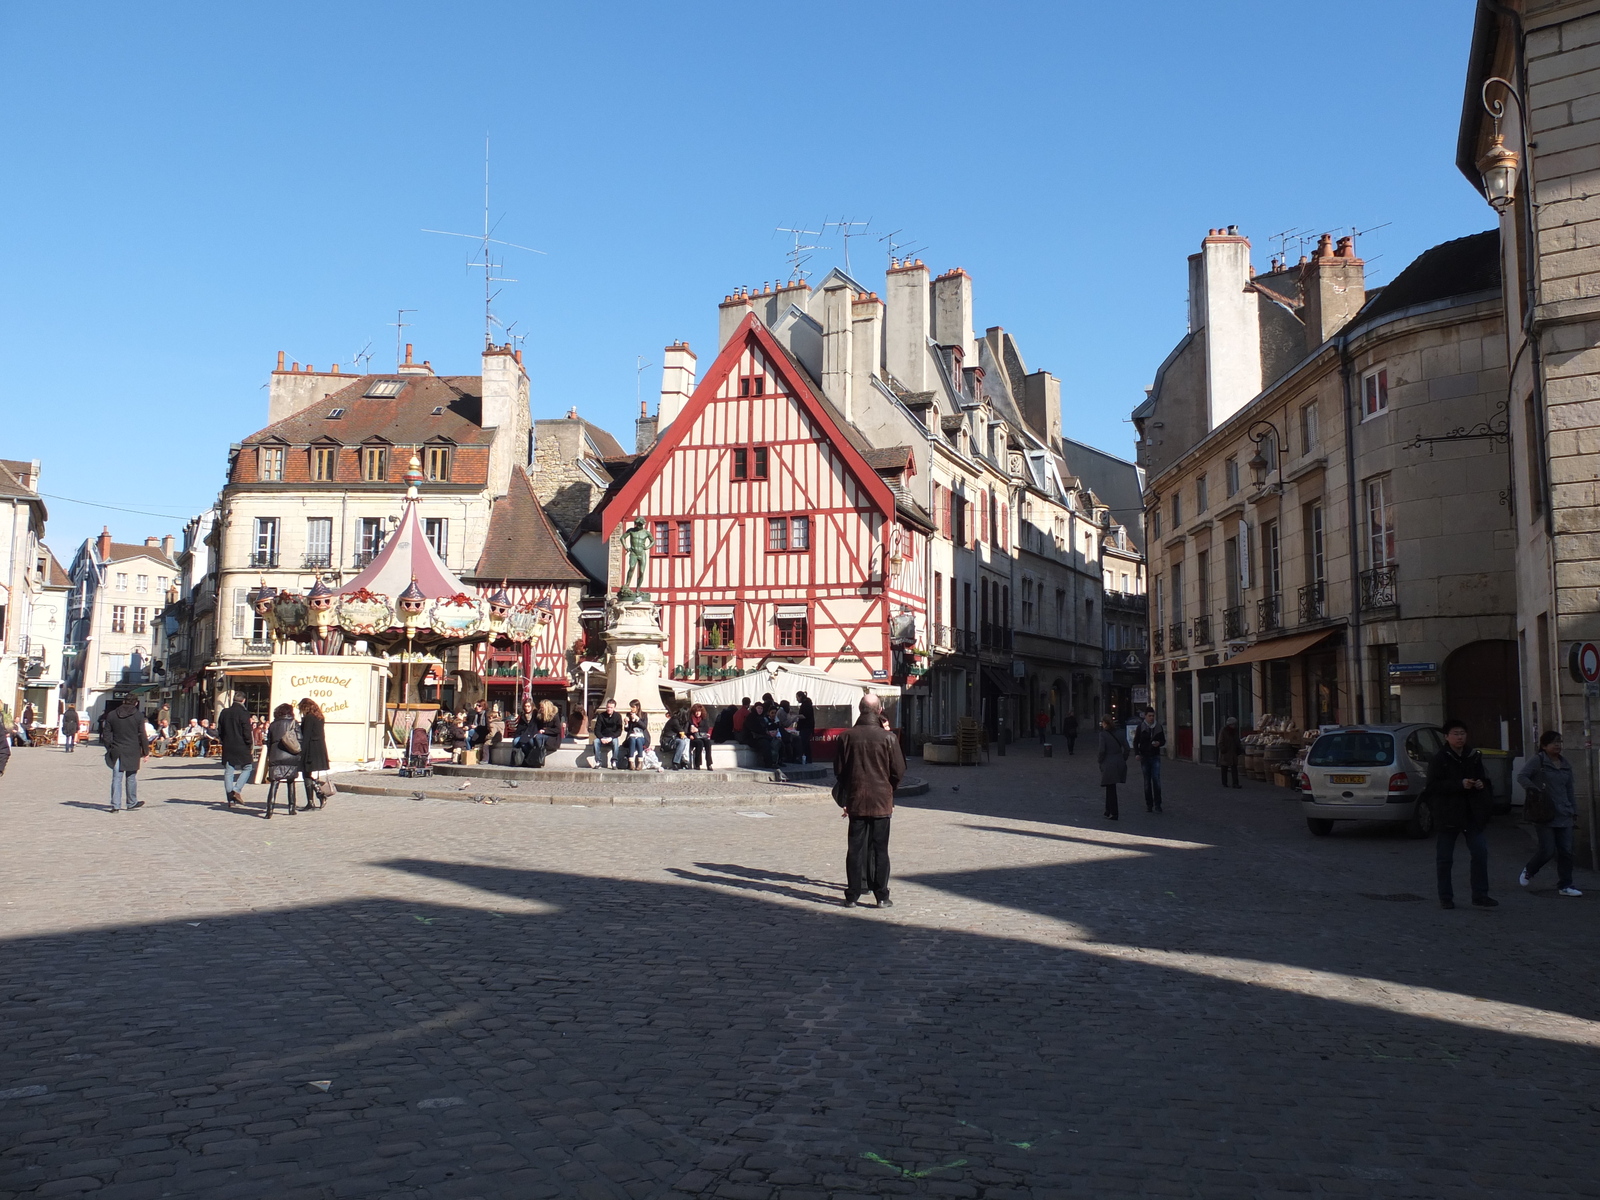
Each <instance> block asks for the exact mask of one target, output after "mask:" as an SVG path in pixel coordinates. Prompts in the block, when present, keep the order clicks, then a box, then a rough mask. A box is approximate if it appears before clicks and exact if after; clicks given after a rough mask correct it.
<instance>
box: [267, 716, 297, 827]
mask: <svg viewBox="0 0 1600 1200" xmlns="http://www.w3.org/2000/svg"><path fill="white" fill-rule="evenodd" d="M266 745H267V820H269V821H270V820H272V806H273V803H274V802H275V801H276V800H277V798H278V786H279V785H280V784H285V783H286V784H288V785H289V787H288V796H289V815H290V816H291V817H292V816H294V815H295V806H294V783H295V780H296V779H297V778H298V777H299V775H300V729H299V727H298V726H297V725H296V724H295V722H294V705H292V704H280V705H278V707H277V708H275V709H273V710H272V724H271V725H270V726H268V728H267V737H266Z"/></svg>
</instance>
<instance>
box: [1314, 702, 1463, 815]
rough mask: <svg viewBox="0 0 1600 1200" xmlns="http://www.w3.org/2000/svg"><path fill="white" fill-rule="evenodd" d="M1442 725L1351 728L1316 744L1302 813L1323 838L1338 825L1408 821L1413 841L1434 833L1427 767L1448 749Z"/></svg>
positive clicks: (1338, 731) (1344, 729)
mask: <svg viewBox="0 0 1600 1200" xmlns="http://www.w3.org/2000/svg"><path fill="white" fill-rule="evenodd" d="M1444 745H1445V742H1444V734H1443V733H1442V732H1441V731H1440V729H1439V727H1438V726H1437V725H1347V726H1344V727H1343V728H1340V729H1333V730H1329V731H1328V732H1327V733H1324V734H1322V735H1321V736H1320V737H1319V738H1317V740H1316V741H1315V742H1313V743H1312V744H1311V749H1310V751H1309V752H1307V754H1306V761H1305V766H1304V768H1303V769H1302V770H1301V772H1300V799H1301V805H1300V807H1301V808H1302V809H1303V810H1304V812H1305V817H1306V827H1307V828H1309V829H1310V830H1311V832H1312V833H1314V834H1316V835H1317V836H1318V837H1326V836H1327V835H1328V834H1330V833H1332V832H1333V823H1334V822H1335V821H1403V822H1405V826H1406V832H1407V833H1409V834H1410V835H1411V836H1412V837H1427V836H1428V835H1429V834H1430V833H1432V832H1433V831H1434V827H1435V825H1434V813H1433V805H1432V804H1431V803H1430V802H1429V801H1427V800H1425V799H1423V798H1422V789H1423V785H1424V784H1426V783H1427V781H1428V763H1429V762H1430V761H1431V760H1432V758H1433V756H1434V755H1435V754H1437V753H1439V751H1440V750H1442V749H1444Z"/></svg>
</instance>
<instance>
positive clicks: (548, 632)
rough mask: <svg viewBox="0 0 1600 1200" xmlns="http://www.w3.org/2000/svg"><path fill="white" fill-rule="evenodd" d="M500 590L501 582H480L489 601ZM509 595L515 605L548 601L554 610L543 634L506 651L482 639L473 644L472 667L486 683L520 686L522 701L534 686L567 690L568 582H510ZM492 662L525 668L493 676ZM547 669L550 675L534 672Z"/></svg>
mask: <svg viewBox="0 0 1600 1200" xmlns="http://www.w3.org/2000/svg"><path fill="white" fill-rule="evenodd" d="M499 590H500V585H499V584H498V583H479V584H478V585H477V592H478V596H479V597H480V598H481V599H484V600H487V599H488V598H489V597H490V596H492V595H493V594H494V593H495V592H497V591H499ZM506 594H507V595H509V596H510V597H511V602H512V603H513V604H537V603H538V602H539V601H541V600H548V601H549V602H550V606H551V609H552V614H551V617H550V620H549V622H548V623H547V624H546V625H545V626H544V628H543V629H541V630H540V631H539V636H538V637H536V638H535V639H534V640H533V641H531V642H524V643H523V644H522V645H520V646H515V645H514V646H511V647H510V648H508V649H505V650H496V649H495V648H494V646H493V644H492V643H489V642H479V643H477V644H476V645H474V646H473V647H472V664H471V666H470V667H469V668H468V669H469V670H471V671H474V672H476V673H477V675H478V677H479V678H480V679H482V680H483V681H484V684H485V686H486V687H487V686H490V685H493V686H499V687H505V686H509V685H512V684H515V685H516V689H517V697H518V700H519V702H520V700H521V699H522V697H524V696H526V695H527V694H528V691H529V689H530V687H531V688H546V687H548V688H553V689H557V690H559V691H561V692H563V693H565V692H566V690H567V689H568V688H569V687H570V686H571V682H572V681H571V679H570V677H569V668H570V666H571V663H570V662H569V661H568V658H567V650H568V647H567V645H566V644H565V643H566V636H567V608H568V604H567V598H568V587H567V585H566V584H526V583H521V584H519V583H508V584H506ZM490 662H515V663H518V664H519V665H520V666H521V668H522V673H521V674H520V675H490V674H489V664H490ZM541 668H542V669H543V670H545V671H547V672H548V674H546V675H540V676H535V675H534V671H536V670H539V669H541Z"/></svg>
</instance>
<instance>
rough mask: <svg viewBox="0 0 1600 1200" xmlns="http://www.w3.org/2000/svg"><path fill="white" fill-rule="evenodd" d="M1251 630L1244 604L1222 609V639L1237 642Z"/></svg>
mask: <svg viewBox="0 0 1600 1200" xmlns="http://www.w3.org/2000/svg"><path fill="white" fill-rule="evenodd" d="M1249 632H1250V622H1249V621H1247V620H1245V613H1244V605H1242V604H1235V605H1234V606H1233V607H1232V608H1225V609H1223V610H1222V640H1223V641H1225V642H1237V641H1238V640H1239V639H1241V638H1243V637H1245V636H1247V635H1248V634H1249Z"/></svg>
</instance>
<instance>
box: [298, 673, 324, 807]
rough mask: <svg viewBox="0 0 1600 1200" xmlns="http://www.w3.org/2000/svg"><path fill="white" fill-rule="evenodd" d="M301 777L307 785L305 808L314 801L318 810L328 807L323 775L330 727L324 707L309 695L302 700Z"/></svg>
mask: <svg viewBox="0 0 1600 1200" xmlns="http://www.w3.org/2000/svg"><path fill="white" fill-rule="evenodd" d="M299 712H300V777H301V778H302V779H303V780H305V785H306V808H307V810H309V809H310V808H311V802H312V801H313V800H315V801H316V802H317V807H318V808H324V807H326V806H327V800H326V798H325V797H324V790H323V782H322V779H321V778H320V776H323V775H326V774H327V773H328V767H329V765H330V764H329V762H328V728H327V721H326V719H325V718H324V717H323V715H322V705H320V704H318V703H317V702H316V701H315V700H313V699H312V698H311V697H310V696H307V697H306V698H305V699H303V700H301V701H300V704H299Z"/></svg>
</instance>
